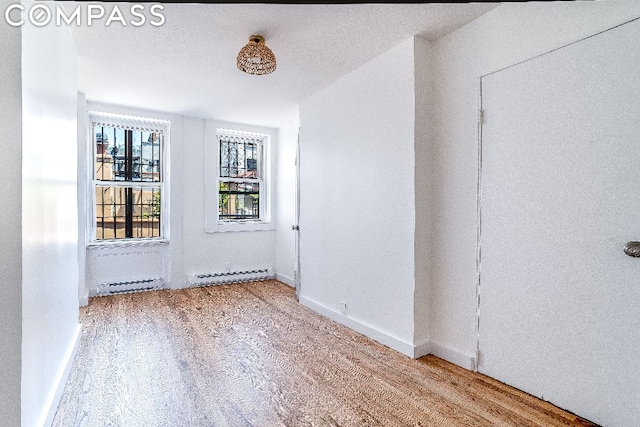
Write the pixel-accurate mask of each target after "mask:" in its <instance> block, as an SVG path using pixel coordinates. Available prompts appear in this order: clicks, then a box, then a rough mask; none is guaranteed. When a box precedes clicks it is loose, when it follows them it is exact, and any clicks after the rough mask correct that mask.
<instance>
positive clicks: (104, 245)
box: [87, 239, 169, 249]
mask: <svg viewBox="0 0 640 427" xmlns="http://www.w3.org/2000/svg"><path fill="white" fill-rule="evenodd" d="M168 244H169V240H167V239H153V240H152V239H127V240H126V241H119V240H106V241H102V242H91V243H87V249H111V248H114V249H117V248H132V247H143V246H156V245H168Z"/></svg>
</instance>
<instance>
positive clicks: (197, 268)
mask: <svg viewBox="0 0 640 427" xmlns="http://www.w3.org/2000/svg"><path fill="white" fill-rule="evenodd" d="M217 128H227V129H228V128H231V129H235V130H240V131H246V132H257V133H263V134H269V135H271V141H270V150H271V153H269V154H268V155H267V154H265V158H266V159H267V162H269V164H268V168H265V169H264V170H263V173H265V174H267V175H271V176H273V174H274V164H275V158H276V157H277V150H278V138H277V132H276V131H275V129H271V128H263V127H256V126H251V125H248V124H241V123H227V122H219V121H214V120H210V121H207V122H205V121H204V120H200V119H188V118H185V144H184V154H183V155H184V159H185V160H184V161H185V164H184V187H183V194H184V239H185V247H184V269H185V273H186V274H187V276H189V275H193V274H207V273H215V272H222V271H225V269H227V268H228V269H229V270H231V271H247V270H252V269H255V268H260V269H263V268H271V269H274V268H275V259H276V255H275V230H274V227H275V226H274V223H273V222H271V223H270V224H262V225H258V226H257V228H261V227H262V228H264V230H261V231H245V229H246V230H250V229H253V228H255V227H254V224H243V225H241V226H239V227H238V228H239V229H241V230H242V231H223V232H220V231H217V230H220V229H221V228H222V227H217V226H216V224H215V222H216V220H215V218H216V215H215V210H216V209H217V207H218V202H217V200H216V199H215V185H216V184H215V182H216V181H215V178H216V177H215V173H216V167H217V160H216V153H217V151H216V149H217V147H216V144H217V142H216V139H215V135H214V133H215V131H216V129H217ZM206 132H209V134H208V135H205V133H206ZM207 144H209V145H208V148H207ZM265 166H266V165H265ZM268 191H269V192H270V193H271V195H272V196H273V188H268ZM205 197H206V198H208V203H207V201H206V200H205ZM262 202H264V201H262ZM270 205H271V210H272V211H271V217H272V218H271V220H272V221H273V203H272V202H271V203H270ZM205 210H206V211H205ZM245 225H246V228H245ZM207 230H208V231H207ZM214 230H215V231H214Z"/></svg>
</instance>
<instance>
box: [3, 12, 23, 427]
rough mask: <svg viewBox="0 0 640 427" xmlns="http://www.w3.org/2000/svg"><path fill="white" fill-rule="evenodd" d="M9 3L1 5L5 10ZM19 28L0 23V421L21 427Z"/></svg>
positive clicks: (20, 45) (20, 107)
mask: <svg viewBox="0 0 640 427" xmlns="http://www.w3.org/2000/svg"><path fill="white" fill-rule="evenodd" d="M9 4H10V2H9V1H4V0H3V1H1V2H0V6H1V7H2V10H4V9H5V7H6V6H8V5H9ZM21 40H22V36H21V32H20V29H19V28H12V27H10V26H8V25H5V24H3V23H0V52H2V61H0V93H1V94H2V96H0V116H1V117H2V120H0V135H2V137H1V138H0V150H2V167H0V182H2V183H3V187H4V188H3V190H2V209H0V240H1V241H2V245H0V258H1V259H2V262H0V281H1V282H0V288H2V298H0V324H1V325H2V327H0V360H1V361H2V363H0V384H2V387H0V419H1V420H2V423H3V424H5V425H11V426H18V425H20V363H21V357H22V351H21V348H22V226H21V219H22V174H21V171H22V168H21V164H22V91H21V89H22V77H21V60H20V58H21V47H22V41H21Z"/></svg>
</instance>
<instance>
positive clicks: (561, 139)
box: [479, 21, 640, 426]
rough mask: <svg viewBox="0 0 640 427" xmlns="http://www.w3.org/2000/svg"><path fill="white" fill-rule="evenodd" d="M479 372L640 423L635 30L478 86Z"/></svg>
mask: <svg viewBox="0 0 640 427" xmlns="http://www.w3.org/2000/svg"><path fill="white" fill-rule="evenodd" d="M482 108H483V110H484V124H483V126H482V162H481V165H482V175H481V177H482V178H481V179H482V181H481V189H482V190H481V235H482V237H481V245H480V247H481V258H480V259H481V267H480V314H479V316H480V327H479V349H480V364H479V370H480V372H482V373H485V374H487V375H489V376H492V377H494V378H497V379H499V380H501V381H504V382H506V383H508V384H511V385H513V386H515V387H517V388H520V389H522V390H524V391H527V392H529V393H532V394H534V395H537V396H538V397H542V398H544V399H545V400H549V401H551V402H553V403H555V404H556V405H558V406H560V407H563V408H566V409H569V410H571V411H573V412H575V413H577V414H579V415H581V416H583V417H585V418H587V419H590V420H591V421H594V422H597V423H601V424H603V425H607V426H640V258H632V257H630V256H628V255H626V254H625V253H624V252H623V247H624V246H625V244H626V243H627V242H628V241H634V240H640V21H634V22H631V23H628V24H625V25H623V26H620V27H618V28H614V29H611V30H609V31H606V32H604V33H601V34H599V35H596V36H594V37H591V38H588V39H585V40H583V41H580V42H578V43H575V44H572V45H569V46H566V47H564V48H562V49H559V50H556V51H554V52H550V53H548V54H545V55H543V56H540V57H537V58H534V59H532V60H530V61H527V62H525V63H522V64H519V65H515V66H513V67H511V68H508V69H505V70H502V71H499V72H496V73H494V74H491V75H488V76H485V77H483V78H482Z"/></svg>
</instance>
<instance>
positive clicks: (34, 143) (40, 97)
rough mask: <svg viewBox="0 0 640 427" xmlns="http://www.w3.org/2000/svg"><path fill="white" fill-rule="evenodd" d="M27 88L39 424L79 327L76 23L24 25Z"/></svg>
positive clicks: (25, 397) (31, 398) (29, 328)
mask: <svg viewBox="0 0 640 427" xmlns="http://www.w3.org/2000/svg"><path fill="white" fill-rule="evenodd" d="M22 85H23V86H22V94H23V122H22V134H23V143H22V150H23V155H22V180H23V181H22V185H23V186H22V197H23V199H22V225H23V228H22V283H23V284H22V304H23V305H22V316H23V321H22V333H23V342H22V351H23V353H22V425H23V426H39V425H42V423H43V422H44V421H45V419H46V417H47V415H48V411H49V409H50V407H51V405H52V403H53V402H54V397H55V394H56V391H57V388H58V385H59V381H60V380H61V379H62V378H63V376H64V375H63V373H64V372H65V368H66V367H67V363H68V362H69V360H68V357H69V356H70V354H71V353H70V350H72V349H73V348H74V344H75V339H76V337H77V336H76V333H77V328H78V206H77V179H78V177H77V169H76V165H77V135H78V133H77V90H78V89H77V64H76V53H75V49H74V46H73V40H72V38H71V32H70V31H69V29H68V28H66V27H56V26H46V27H41V28H36V27H32V26H24V27H23V33H22Z"/></svg>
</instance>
